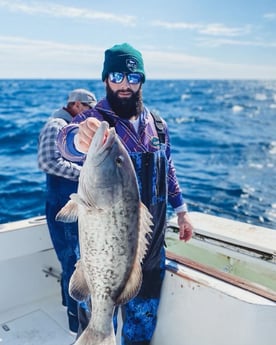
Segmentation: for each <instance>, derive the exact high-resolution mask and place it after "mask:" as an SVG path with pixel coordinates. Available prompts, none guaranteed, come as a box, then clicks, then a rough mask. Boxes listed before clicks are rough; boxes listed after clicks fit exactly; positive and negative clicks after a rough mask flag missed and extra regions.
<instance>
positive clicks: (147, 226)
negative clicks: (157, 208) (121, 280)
mask: <svg viewBox="0 0 276 345" xmlns="http://www.w3.org/2000/svg"><path fill="white" fill-rule="evenodd" d="M151 225H153V223H152V215H151V214H150V212H149V211H148V209H147V207H146V206H145V205H144V204H142V203H141V204H140V223H139V238H138V247H137V252H136V257H135V260H134V265H133V268H132V271H131V273H130V276H129V279H128V281H127V282H126V285H125V287H124V290H123V291H122V293H121V295H120V296H119V298H118V299H117V301H116V304H117V305H119V304H123V303H126V302H127V301H128V300H130V299H131V298H133V297H134V296H136V295H137V293H138V292H139V290H140V287H141V284H142V278H143V277H142V267H141V264H142V261H143V259H144V257H145V255H146V253H147V248H148V244H149V242H148V236H149V235H150V234H151V232H152V230H151Z"/></svg>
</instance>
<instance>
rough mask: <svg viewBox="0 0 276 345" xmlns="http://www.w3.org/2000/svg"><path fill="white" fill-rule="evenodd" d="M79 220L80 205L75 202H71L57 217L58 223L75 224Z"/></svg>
mask: <svg viewBox="0 0 276 345" xmlns="http://www.w3.org/2000/svg"><path fill="white" fill-rule="evenodd" d="M77 220H78V204H77V203H76V202H75V201H73V200H69V201H68V202H67V204H66V205H65V206H63V207H62V209H61V210H60V211H59V212H58V213H57V215H56V221H58V222H64V223H74V222H76V221H77Z"/></svg>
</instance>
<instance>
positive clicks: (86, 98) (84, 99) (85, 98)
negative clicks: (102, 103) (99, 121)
mask: <svg viewBox="0 0 276 345" xmlns="http://www.w3.org/2000/svg"><path fill="white" fill-rule="evenodd" d="M77 101H79V102H81V103H85V104H87V105H89V106H90V107H94V106H95V105H96V103H97V99H96V96H95V95H94V93H92V92H90V91H88V90H86V89H75V90H73V91H71V92H70V93H69V95H68V100H67V103H71V102H77Z"/></svg>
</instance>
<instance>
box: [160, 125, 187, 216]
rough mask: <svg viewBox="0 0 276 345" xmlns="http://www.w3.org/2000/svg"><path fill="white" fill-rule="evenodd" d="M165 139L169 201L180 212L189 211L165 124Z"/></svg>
mask: <svg viewBox="0 0 276 345" xmlns="http://www.w3.org/2000/svg"><path fill="white" fill-rule="evenodd" d="M164 130H165V138H166V156H167V160H168V176H167V183H168V201H169V203H170V205H171V206H172V207H173V208H174V209H175V210H176V212H178V211H180V210H181V211H187V206H186V204H185V202H184V200H183V197H182V191H181V188H180V186H179V182H178V179H177V176H176V170H175V166H174V163H173V160H172V157H171V144H170V137H169V132H168V127H167V124H166V123H165V122H164Z"/></svg>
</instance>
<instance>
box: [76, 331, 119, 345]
mask: <svg viewBox="0 0 276 345" xmlns="http://www.w3.org/2000/svg"><path fill="white" fill-rule="evenodd" d="M91 344H93V345H116V338H115V334H114V332H112V333H111V334H109V335H106V334H102V333H99V332H95V331H93V329H91V328H90V327H87V328H86V329H85V330H84V331H83V333H82V334H81V336H80V337H79V338H78V339H77V340H76V342H75V343H74V345H91Z"/></svg>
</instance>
